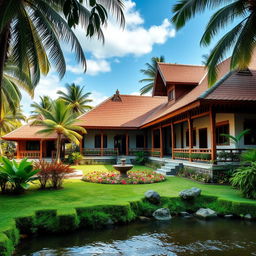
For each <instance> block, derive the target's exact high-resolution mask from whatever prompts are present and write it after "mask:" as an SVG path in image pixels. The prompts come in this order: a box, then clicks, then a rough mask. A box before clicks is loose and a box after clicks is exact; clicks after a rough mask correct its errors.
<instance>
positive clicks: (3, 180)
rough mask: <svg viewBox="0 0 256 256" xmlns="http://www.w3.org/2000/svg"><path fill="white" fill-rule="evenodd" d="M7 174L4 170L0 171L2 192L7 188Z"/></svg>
mask: <svg viewBox="0 0 256 256" xmlns="http://www.w3.org/2000/svg"><path fill="white" fill-rule="evenodd" d="M8 181H9V179H8V174H7V173H4V172H0V189H1V191H2V193H4V192H6V190H7V183H8Z"/></svg>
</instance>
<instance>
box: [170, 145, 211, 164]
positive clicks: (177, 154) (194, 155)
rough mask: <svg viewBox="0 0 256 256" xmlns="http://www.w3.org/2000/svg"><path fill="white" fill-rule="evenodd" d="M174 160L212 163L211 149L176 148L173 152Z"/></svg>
mask: <svg viewBox="0 0 256 256" xmlns="http://www.w3.org/2000/svg"><path fill="white" fill-rule="evenodd" d="M173 154H174V155H173V159H185V160H189V159H190V160H192V161H193V160H195V161H210V160H211V149H209V148H192V149H191V150H190V149H188V148H175V149H174V150H173Z"/></svg>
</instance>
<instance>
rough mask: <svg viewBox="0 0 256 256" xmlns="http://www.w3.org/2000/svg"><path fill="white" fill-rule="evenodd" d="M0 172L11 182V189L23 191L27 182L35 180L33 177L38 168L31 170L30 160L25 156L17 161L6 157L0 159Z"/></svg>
mask: <svg viewBox="0 0 256 256" xmlns="http://www.w3.org/2000/svg"><path fill="white" fill-rule="evenodd" d="M0 163H1V164H2V165H1V166H0V173H2V174H4V175H6V176H7V178H8V182H10V183H11V185H12V186H11V190H13V191H15V192H23V191H24V189H27V188H28V187H29V184H28V183H29V182H30V181H33V180H35V179H36V178H35V177H33V176H34V175H35V174H37V173H38V172H39V170H37V169H34V170H33V164H32V162H28V161H27V159H26V158H24V159H23V160H21V162H20V163H17V162H16V161H15V160H12V161H10V160H9V159H8V158H6V157H2V158H1V159H0Z"/></svg>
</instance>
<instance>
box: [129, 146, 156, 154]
mask: <svg viewBox="0 0 256 256" xmlns="http://www.w3.org/2000/svg"><path fill="white" fill-rule="evenodd" d="M138 152H144V154H145V155H151V152H152V149H151V148H129V155H130V156H135V155H136V153H138Z"/></svg>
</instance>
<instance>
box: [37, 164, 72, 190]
mask: <svg viewBox="0 0 256 256" xmlns="http://www.w3.org/2000/svg"><path fill="white" fill-rule="evenodd" d="M34 168H35V169H38V170H39V172H38V180H39V182H40V187H41V188H42V189H45V188H46V187H51V188H53V189H59V188H61V187H62V184H63V180H64V177H65V175H67V174H71V173H73V172H74V169H72V168H71V167H70V166H69V165H66V164H63V163H56V162H51V163H49V162H46V161H38V162H35V163H34Z"/></svg>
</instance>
